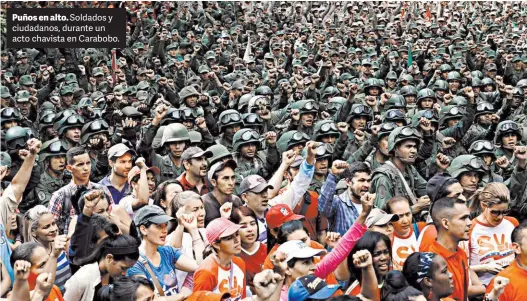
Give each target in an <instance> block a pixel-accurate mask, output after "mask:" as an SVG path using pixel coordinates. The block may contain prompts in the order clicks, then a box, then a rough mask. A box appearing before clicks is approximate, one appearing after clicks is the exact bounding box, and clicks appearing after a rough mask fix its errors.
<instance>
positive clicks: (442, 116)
mask: <svg viewBox="0 0 527 301" xmlns="http://www.w3.org/2000/svg"><path fill="white" fill-rule="evenodd" d="M461 118H463V114H462V113H461V110H460V109H459V108H458V107H457V106H453V105H450V106H446V107H442V108H441V111H440V112H439V126H440V127H443V126H444V125H445V124H446V122H447V121H448V120H450V119H461Z"/></svg>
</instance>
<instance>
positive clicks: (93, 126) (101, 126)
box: [81, 119, 110, 144]
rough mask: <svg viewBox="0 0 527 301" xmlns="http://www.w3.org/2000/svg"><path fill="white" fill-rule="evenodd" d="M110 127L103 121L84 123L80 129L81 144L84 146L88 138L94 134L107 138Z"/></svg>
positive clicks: (96, 120)
mask: <svg viewBox="0 0 527 301" xmlns="http://www.w3.org/2000/svg"><path fill="white" fill-rule="evenodd" d="M109 129H110V126H109V125H108V123H107V122H106V120H104V119H95V120H93V121H90V122H88V123H86V124H85V125H84V126H83V127H82V129H81V143H82V144H85V143H86V142H88V140H90V138H91V137H92V136H94V135H96V134H100V133H106V134H107V135H108V136H109V135H110V132H109Z"/></svg>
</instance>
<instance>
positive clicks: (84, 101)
mask: <svg viewBox="0 0 527 301" xmlns="http://www.w3.org/2000/svg"><path fill="white" fill-rule="evenodd" d="M87 107H93V101H92V100H91V98H89V97H83V98H81V100H80V101H79V103H78V104H77V108H78V109H81V108H87Z"/></svg>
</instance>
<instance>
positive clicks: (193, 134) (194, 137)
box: [188, 130, 203, 144]
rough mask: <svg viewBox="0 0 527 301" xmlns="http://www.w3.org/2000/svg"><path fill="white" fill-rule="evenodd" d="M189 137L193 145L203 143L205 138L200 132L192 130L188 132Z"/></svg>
mask: <svg viewBox="0 0 527 301" xmlns="http://www.w3.org/2000/svg"><path fill="white" fill-rule="evenodd" d="M188 136H189V137H190V143H192V144H198V143H201V141H203V136H202V135H201V133H200V132H198V131H194V130H191V131H189V132H188Z"/></svg>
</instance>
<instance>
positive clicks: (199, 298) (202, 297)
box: [186, 291, 231, 301]
mask: <svg viewBox="0 0 527 301" xmlns="http://www.w3.org/2000/svg"><path fill="white" fill-rule="evenodd" d="M230 297H231V294H229V293H228V292H227V293H223V294H222V293H213V292H211V291H197V292H193V293H192V295H190V296H189V297H188V298H187V299H186V300H187V301H221V300H226V299H228V298H230Z"/></svg>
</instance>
